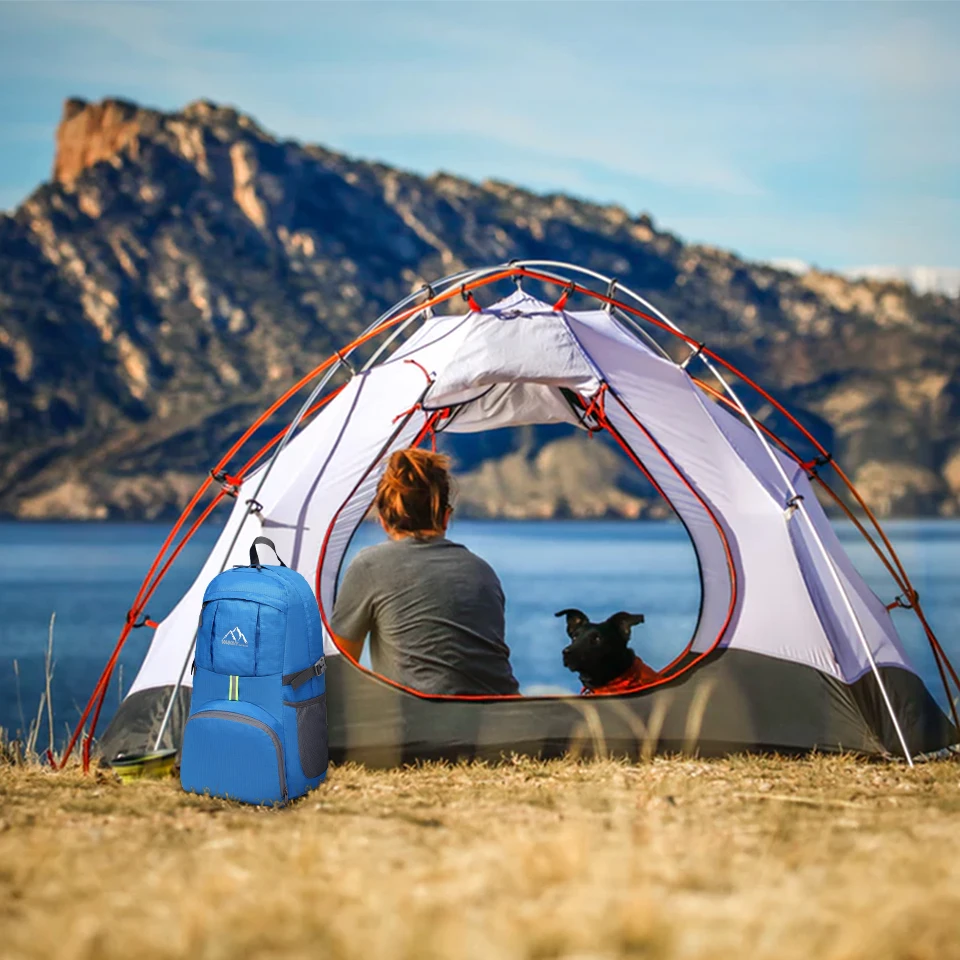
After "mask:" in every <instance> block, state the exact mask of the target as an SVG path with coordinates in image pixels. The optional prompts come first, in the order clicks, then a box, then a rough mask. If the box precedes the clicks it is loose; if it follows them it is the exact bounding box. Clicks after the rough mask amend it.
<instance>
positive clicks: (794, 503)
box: [783, 493, 803, 519]
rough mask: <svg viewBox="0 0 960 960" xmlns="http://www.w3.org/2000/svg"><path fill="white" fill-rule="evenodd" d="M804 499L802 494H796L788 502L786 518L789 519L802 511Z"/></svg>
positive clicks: (785, 510)
mask: <svg viewBox="0 0 960 960" xmlns="http://www.w3.org/2000/svg"><path fill="white" fill-rule="evenodd" d="M802 499H803V494H802V493H795V494H794V495H793V496H792V497H791V498H790V499H789V500H788V501H787V505H786V507H785V508H784V511H783V513H784V516H785V517H787V518H788V519H789V518H790V517H792V516H793V515H794V513H796V512H797V510H799V509H800V501H801V500H802Z"/></svg>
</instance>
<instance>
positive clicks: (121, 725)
mask: <svg viewBox="0 0 960 960" xmlns="http://www.w3.org/2000/svg"><path fill="white" fill-rule="evenodd" d="M882 675H883V680H884V684H885V686H886V688H887V691H888V693H889V694H890V697H891V699H892V700H893V705H894V709H895V710H896V711H897V716H898V717H900V718H901V724H902V725H903V728H904V730H903V732H904V735H905V737H906V739H907V743H908V746H909V748H910V750H911V753H915V754H918V753H927V752H931V751H935V750H939V749H942V748H944V747H947V746H949V745H951V744H953V743H956V742H958V740H960V736H958V734H957V731H956V730H955V729H954V727H953V725H952V724H951V723H950V722H949V721H948V720H947V718H946V717H945V716H944V714H943V712H942V711H941V710H940V708H939V706H938V705H937V704H936V702H935V701H934V699H933V697H932V696H931V695H930V693H929V691H928V690H927V689H926V687H925V686H924V685H923V682H922V681H921V680H920V679H919V677H917V676H916V675H914V674H912V673H910V672H909V671H906V670H902V669H900V668H897V667H886V668H882ZM327 690H328V694H327V696H328V717H329V736H330V756H331V758H332V759H333V760H334V761H335V762H342V761H345V760H352V761H355V762H359V763H363V764H366V765H369V766H375V767H391V766H396V765H399V764H403V763H409V762H413V761H417V760H457V759H465V758H467V759H483V760H497V759H500V758H502V757H503V756H506V755H510V754H523V755H530V756H539V757H552V756H558V755H561V754H565V753H570V752H574V753H579V754H582V755H592V754H596V753H606V754H610V755H615V756H630V757H636V756H638V755H639V754H641V753H645V752H646V753H649V752H657V753H677V752H696V753H698V754H699V755H701V756H707V757H714V756H724V755H727V754H731V753H738V752H760V751H763V752H776V753H785V754H797V753H806V752H809V751H812V750H817V751H822V752H839V751H849V752H854V753H859V754H865V755H869V756H886V755H891V756H899V755H902V750H901V748H900V745H899V740H898V738H897V736H896V732H895V730H894V729H893V726H892V723H891V722H890V718H889V716H888V715H887V713H886V708H885V706H884V703H883V700H882V697H881V695H880V691H879V688H878V686H877V683H876V680H875V678H874V677H873V675H872V674H867V675H866V676H864V677H861V678H860V679H859V680H858V681H857V682H856V683H854V684H851V685H846V684H843V683H840V682H839V681H837V680H835V679H834V678H832V677H829V676H827V675H826V674H823V673H820V672H819V671H818V670H814V669H813V668H811V667H804V666H800V665H797V664H795V663H790V662H787V661H783V660H777V659H774V658H771V657H766V656H763V655H761V654H755V653H748V652H745V651H740V650H725V651H721V652H720V653H718V654H715V655H713V656H712V657H711V658H709V659H708V660H706V661H704V663H703V664H702V665H700V666H698V667H697V668H695V669H694V670H693V671H691V672H690V673H688V674H685V675H684V676H683V677H681V678H679V679H678V680H676V681H674V682H673V683H670V684H666V685H665V686H663V687H657V688H654V689H652V690H648V691H646V692H640V693H637V694H631V695H628V696H622V697H594V698H590V697H587V698H584V697H575V696H571V697H559V698H520V699H504V700H496V699H494V700H488V701H475V700H432V699H429V698H425V697H418V696H416V695H414V694H410V693H406V692H404V691H401V690H398V689H397V688H395V687H393V686H391V685H390V684H387V683H384V682H383V681H381V680H379V679H377V678H376V677H375V676H373V675H371V674H369V673H366V672H364V671H362V670H360V669H358V668H357V667H355V666H354V665H353V664H351V663H349V662H348V661H346V660H345V659H344V658H342V657H338V656H332V657H328V658H327ZM171 691H172V688H171V687H162V688H153V689H148V690H141V691H138V692H137V693H134V694H133V695H131V696H129V697H127V699H126V700H124V702H123V704H122V705H121V707H120V709H119V710H118V712H117V714H116V716H115V717H114V718H113V721H112V722H111V723H110V726H109V727H108V728H107V730H106V732H105V734H104V736H103V739H102V741H101V743H100V745H99V747H100V752H101V754H102V755H103V756H104V757H106V758H113V757H115V756H117V755H118V754H120V753H128V754H129V753H134V752H138V751H141V750H143V749H147V748H152V747H153V743H154V739H155V737H156V731H157V730H158V729H159V726H160V723H161V720H162V717H163V713H164V710H165V708H166V706H167V703H168V701H169V697H170V693H171ZM189 703H190V690H189V689H186V688H184V689H181V690H180V691H179V692H178V695H177V702H176V704H175V705H174V710H173V712H172V716H171V721H170V723H169V725H168V729H167V731H166V732H165V734H164V738H163V742H162V744H161V746H164V747H177V746H179V743H180V736H181V733H182V730H183V724H184V722H185V720H186V716H187V714H188V711H189Z"/></svg>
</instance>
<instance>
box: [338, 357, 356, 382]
mask: <svg viewBox="0 0 960 960" xmlns="http://www.w3.org/2000/svg"><path fill="white" fill-rule="evenodd" d="M334 353H336V355H337V359H338V360H339V361H340V362H341V363H342V364H343V365H344V366H345V367H346V368H347V369H348V370H349V371H350V376H351V377H355V376H356V375H357V371H356V370H354V368H353V364H352V363H351V362H350V361H349V360H348V359H347V358H346V356H345V355H344V354H343V353H342V352H341V351H340V350H335V351H334Z"/></svg>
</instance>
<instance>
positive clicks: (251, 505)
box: [246, 500, 263, 513]
mask: <svg viewBox="0 0 960 960" xmlns="http://www.w3.org/2000/svg"><path fill="white" fill-rule="evenodd" d="M246 503H247V513H263V504H262V503H261V502H260V501H259V500H247V501H246Z"/></svg>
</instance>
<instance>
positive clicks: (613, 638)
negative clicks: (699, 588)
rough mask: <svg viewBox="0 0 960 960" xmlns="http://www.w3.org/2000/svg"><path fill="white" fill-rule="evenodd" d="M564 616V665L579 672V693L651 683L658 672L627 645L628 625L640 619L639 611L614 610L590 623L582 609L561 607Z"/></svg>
mask: <svg viewBox="0 0 960 960" xmlns="http://www.w3.org/2000/svg"><path fill="white" fill-rule="evenodd" d="M556 616H558V617H564V616H565V617H566V618H567V636H569V637H570V640H571V643H570V644H569V646H567V647H564V650H563V665H564V666H565V667H566V668H567V669H568V670H572V671H573V672H574V673H577V674H579V675H580V682H581V683H582V684H583V690H582V691H581V692H582V693H585V694H590V693H628V692H630V691H632V690H637V689H638V688H640V687H642V686H645V685H646V684H648V683H653V682H654V681H655V680H657V679H659V674H658V673H657V672H656V671H655V670H652V669H651V668H650V667H648V666H647V665H646V664H645V663H644V662H643V661H642V660H641V659H640V658H639V657H638V656H637V655H636V654H635V653H634V652H633V650H631V649H630V647H629V646H628V644H629V642H630V628H631V627H633V626H635V625H636V624H638V623H643V614H641V613H625V612H623V611H621V612H620V613H615V614H614V615H613V616H612V617H608V618H607V619H606V620H604V621H603V623H591V622H590V618H589V617H588V616H587V615H586V614H585V613H583V611H581V610H573V609H571V610H561V611H560V612H559V613H557V614H556Z"/></svg>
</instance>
